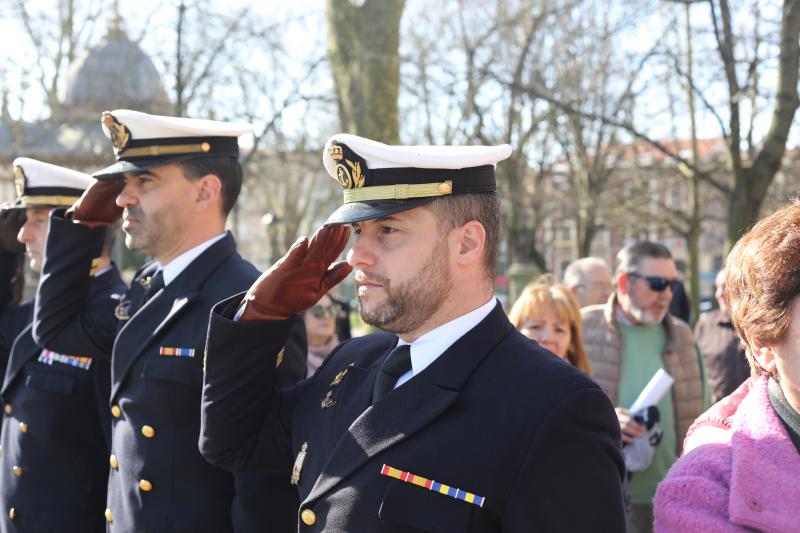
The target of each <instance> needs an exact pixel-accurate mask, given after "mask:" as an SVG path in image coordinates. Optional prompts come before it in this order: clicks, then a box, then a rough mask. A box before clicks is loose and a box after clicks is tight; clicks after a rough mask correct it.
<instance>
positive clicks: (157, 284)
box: [142, 270, 164, 305]
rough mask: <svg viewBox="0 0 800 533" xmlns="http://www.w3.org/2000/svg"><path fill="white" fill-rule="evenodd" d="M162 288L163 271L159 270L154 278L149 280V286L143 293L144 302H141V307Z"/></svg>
mask: <svg viewBox="0 0 800 533" xmlns="http://www.w3.org/2000/svg"><path fill="white" fill-rule="evenodd" d="M163 288H164V271H163V270H159V271H158V273H156V275H155V276H153V277H152V278H151V279H150V286H149V287H148V288H147V290H146V291H145V292H144V300H142V305H144V304H145V303H147V301H148V300H149V299H150V298H152V297H153V296H155V294H156V293H157V292H158V291H160V290H161V289H163Z"/></svg>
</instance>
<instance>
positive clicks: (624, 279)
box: [617, 272, 631, 294]
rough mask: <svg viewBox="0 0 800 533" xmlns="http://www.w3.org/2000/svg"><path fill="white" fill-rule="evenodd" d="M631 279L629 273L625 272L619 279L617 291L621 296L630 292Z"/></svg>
mask: <svg viewBox="0 0 800 533" xmlns="http://www.w3.org/2000/svg"><path fill="white" fill-rule="evenodd" d="M630 283H631V277H630V276H629V275H628V273H627V272H623V273H622V274H620V275H619V277H618V278H617V290H618V291H619V293H620V294H628V293H630V292H631V290H630Z"/></svg>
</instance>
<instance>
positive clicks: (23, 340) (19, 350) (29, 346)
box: [2, 267, 122, 393]
mask: <svg viewBox="0 0 800 533" xmlns="http://www.w3.org/2000/svg"><path fill="white" fill-rule="evenodd" d="M121 281H122V280H121V278H120V275H119V270H117V269H116V267H115V268H112V269H111V270H109V271H108V272H104V273H103V274H102V275H100V276H98V277H97V278H94V279H93V280H92V283H91V285H90V287H89V301H91V299H92V298H94V297H95V295H97V294H98V293H99V292H101V291H105V290H106V289H108V287H111V286H113V285H115V284H117V283H120V282H121ZM32 311H33V308H32V307H31V312H32ZM30 318H31V322H32V320H33V317H32V316H31V317H30ZM32 328H33V324H32V323H30V322H29V323H28V325H27V326H26V327H25V329H24V330H23V331H22V332H21V333H20V335H18V336H17V338H16V339H15V340H14V345H13V347H12V349H11V353H10V354H9V361H8V366H7V367H6V375H5V378H4V379H3V389H2V392H4V393H5V391H6V389H7V388H8V387H9V386H10V385H11V383H12V382H13V381H14V379H15V378H16V377H17V374H19V372H20V370H22V368H23V367H24V366H25V363H27V362H28V361H29V360H31V359H33V358H34V357H38V355H39V353H40V352H41V351H42V350H41V348H40V347H39V346H38V345H37V344H36V342H35V341H34V340H33V334H32V332H31V330H32ZM65 355H77V356H79V357H80V356H82V355H83V354H80V353H74V354H65Z"/></svg>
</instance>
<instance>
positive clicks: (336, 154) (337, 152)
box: [328, 144, 344, 161]
mask: <svg viewBox="0 0 800 533" xmlns="http://www.w3.org/2000/svg"><path fill="white" fill-rule="evenodd" d="M328 155H330V156H331V159H333V160H334V161H340V160H341V159H342V158H343V157H344V154H343V153H342V147H341V146H338V145H336V144H332V145H330V147H329V148H328Z"/></svg>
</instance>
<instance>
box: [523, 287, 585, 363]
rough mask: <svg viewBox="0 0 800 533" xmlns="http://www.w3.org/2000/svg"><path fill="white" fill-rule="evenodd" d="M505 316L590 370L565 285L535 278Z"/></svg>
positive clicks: (573, 303)
mask: <svg viewBox="0 0 800 533" xmlns="http://www.w3.org/2000/svg"><path fill="white" fill-rule="evenodd" d="M508 318H509V319H510V320H511V323H512V324H514V326H516V328H517V329H518V330H519V331H520V332H521V333H522V334H523V335H525V336H526V337H528V338H530V339H533V340H535V341H536V342H538V343H539V344H541V345H542V346H543V347H545V348H547V349H548V350H550V351H551V352H553V353H554V354H556V355H557V356H558V357H560V358H562V359H566V360H567V361H569V362H570V363H572V365H573V366H575V367H576V368H578V369H579V370H581V371H583V372H584V373H585V374H587V375H590V374H591V368H590V366H589V358H588V357H587V356H586V349H585V348H584V346H583V322H582V321H581V312H580V308H579V307H578V302H577V301H576V300H575V296H574V295H573V294H572V292H571V291H570V290H569V289H568V288H567V287H566V286H564V285H558V284H554V283H552V281H551V280H550V278H549V277H542V278H540V279H538V280H536V281H535V282H533V283H532V284H530V285H528V286H527V287H525V289H523V291H522V294H521V295H520V296H519V298H518V299H517V301H516V302H515V303H514V306H513V307H512V308H511V312H510V313H509V314H508Z"/></svg>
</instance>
